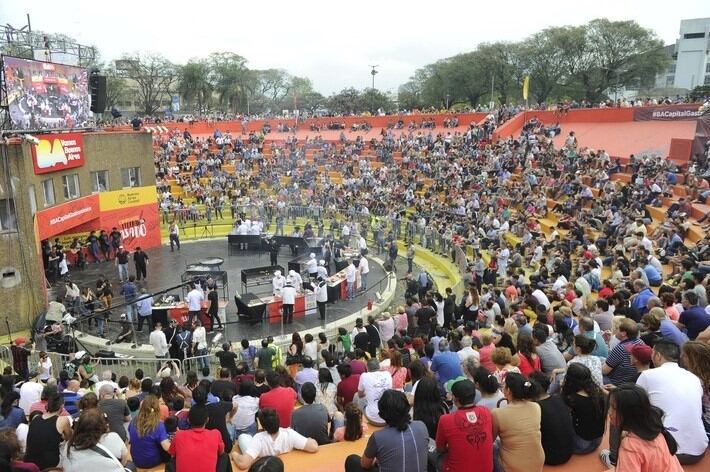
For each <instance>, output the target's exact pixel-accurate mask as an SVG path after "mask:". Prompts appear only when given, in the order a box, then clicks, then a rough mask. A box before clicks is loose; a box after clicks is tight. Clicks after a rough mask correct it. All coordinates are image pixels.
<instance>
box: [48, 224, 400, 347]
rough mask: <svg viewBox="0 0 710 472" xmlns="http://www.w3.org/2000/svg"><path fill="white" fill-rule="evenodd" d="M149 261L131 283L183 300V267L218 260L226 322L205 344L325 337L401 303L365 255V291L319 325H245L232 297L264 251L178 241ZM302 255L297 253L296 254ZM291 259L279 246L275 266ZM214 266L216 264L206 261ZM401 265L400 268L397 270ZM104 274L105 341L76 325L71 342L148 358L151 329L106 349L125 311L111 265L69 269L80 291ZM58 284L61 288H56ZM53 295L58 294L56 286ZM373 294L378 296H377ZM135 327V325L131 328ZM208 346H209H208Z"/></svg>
mask: <svg viewBox="0 0 710 472" xmlns="http://www.w3.org/2000/svg"><path fill="white" fill-rule="evenodd" d="M146 252H147V253H148V257H149V263H148V270H147V278H146V279H145V280H142V281H137V282H136V284H137V286H138V288H139V289H141V288H145V289H146V290H147V292H148V293H150V294H154V298H155V299H156V301H157V299H158V298H159V297H160V296H162V295H174V296H175V297H176V298H177V297H179V299H180V300H183V299H184V297H185V295H186V294H187V291H186V290H183V288H182V286H181V284H182V283H183V280H182V279H181V277H182V276H183V274H185V272H186V270H187V269H188V266H190V265H192V264H202V265H204V263H205V262H210V261H209V260H210V259H222V260H223V261H224V262H223V263H222V264H221V265H220V266H219V267H218V268H219V269H221V270H222V271H224V273H225V275H226V280H227V284H226V286H225V287H224V290H222V289H221V288H220V289H219V290H218V292H219V294H220V300H221V301H222V300H223V301H226V302H227V306H226V312H225V318H226V324H225V329H224V331H221V332H219V331H215V332H214V333H211V334H208V341H210V342H211V343H212V340H213V339H214V338H215V336H217V335H218V333H221V337H220V338H218V340H217V342H216V343H212V344H215V345H220V344H221V343H223V342H225V341H226V342H232V343H235V342H236V343H238V342H239V341H241V340H242V339H248V340H249V341H250V342H252V343H258V342H259V341H260V340H261V339H263V338H265V337H267V336H273V337H274V338H275V339H277V342H278V340H279V339H281V340H284V341H285V340H286V339H290V335H291V333H293V332H295V331H298V332H300V333H301V334H302V335H304V334H305V333H308V332H311V333H313V334H314V336H315V334H317V333H318V332H320V331H325V332H326V333H327V334H328V335H329V336H330V335H332V334H334V333H335V332H336V330H337V327H339V326H346V327H347V328H348V329H350V328H351V326H352V325H353V324H354V321H355V318H357V317H363V318H366V317H367V316H368V315H370V314H373V315H377V314H379V313H381V312H382V311H385V310H386V309H388V308H389V307H390V305H391V304H392V303H394V302H395V301H400V300H403V296H404V290H405V287H404V282H403V281H398V280H397V276H396V275H395V274H394V273H386V272H385V271H384V269H383V267H382V260H381V259H380V258H379V257H377V254H368V256H367V258H368V260H369V262H370V273H369V276H368V283H367V285H368V287H367V290H366V291H365V292H361V293H359V294H357V295H356V296H355V297H354V298H353V299H352V300H337V301H335V302H334V303H328V305H327V309H326V319H325V321H322V320H321V319H320V317H319V316H318V314H317V313H310V312H309V313H310V314H305V315H302V316H300V317H299V316H295V317H294V320H293V323H292V324H286V325H283V324H282V323H281V320H280V318H274V317H272V318H271V319H263V320H261V321H258V322H249V321H246V319H245V318H241V319H240V317H239V316H238V314H237V306H236V303H235V300H234V295H235V294H236V293H239V294H240V295H241V294H242V293H243V287H242V278H241V271H242V270H243V269H251V268H255V267H264V266H269V265H270V261H269V254H268V253H267V252H257V251H246V252H238V253H236V254H235V255H229V250H228V245H227V240H226V238H214V239H205V240H197V241H190V242H183V243H182V246H181V249H180V251H177V250H175V251H174V252H171V251H170V246H161V247H159V248H154V249H151V250H148V251H146ZM300 255H302V253H301V252H299V256H300ZM294 257H295V256H292V255H291V251H290V250H289V248H288V247H282V248H281V250H280V252H279V257H278V265H280V266H282V267H284V269H285V270H286V272H288V263H289V261H291V260H292V259H294ZM212 262H216V261H212ZM400 264H401V267H400ZM397 267H398V272H399V273H400V274H403V273H404V272H405V271H406V264H405V263H404V262H403V261H402V260H401V259H400V262H399V264H398V266H397ZM333 272H334V264H333V263H331V267H330V271H329V273H330V274H331V275H332V273H333ZM129 273H135V268H134V267H133V264H132V263H131V265H130V266H129ZM102 275H103V276H106V277H108V278H109V279H110V280H111V283H112V285H113V292H114V298H113V303H112V310H111V322H110V323H108V324H107V329H106V330H105V339H102V338H99V337H97V336H95V335H94V334H95V329H96V327H95V326H94V325H92V326H91V327H88V326H86V323H83V324H81V325H79V329H78V330H76V335H77V341H78V342H79V343H80V345H79V349H82V345H83V347H85V348H86V349H88V350H89V351H97V350H100V349H105V350H111V351H114V352H116V353H120V354H127V355H132V356H134V357H152V356H153V349H152V347H151V346H150V344H148V337H149V334H150V331H151V329H150V328H149V327H147V326H145V325H144V326H143V330H142V331H137V332H136V340H137V342H138V346H136V347H133V343H118V344H111V345H106V342H107V341H108V340H111V341H113V340H114V339H115V338H116V336H117V335H118V333H119V332H120V323H119V316H120V314H121V313H123V312H125V307H120V306H119V305H120V304H122V303H123V297H122V296H121V295H120V289H121V283H120V282H119V277H118V268H117V267H116V266H115V265H114V262H113V261H109V262H101V263H99V264H89V265H88V266H87V267H86V268H85V269H84V270H82V271H80V270H73V271H72V272H71V273H70V278H71V280H72V281H74V282H75V283H76V284H77V285H78V286H79V287H80V288H83V287H87V286H88V287H91V288H92V289H93V288H94V287H95V286H96V281H97V279H98V278H99V277H100V276H102ZM59 285H61V284H59ZM245 291H248V292H252V291H253V292H254V294H255V295H256V296H257V297H265V296H268V295H271V284H270V283H269V284H268V285H264V286H259V287H248V288H247V289H246V290H245ZM55 292H59V294H60V295H61V294H63V290H62V289H61V287H58V288H56V289H55ZM378 294H379V295H378ZM368 301H372V309H368ZM134 326H135V324H134ZM212 347H214V346H212Z"/></svg>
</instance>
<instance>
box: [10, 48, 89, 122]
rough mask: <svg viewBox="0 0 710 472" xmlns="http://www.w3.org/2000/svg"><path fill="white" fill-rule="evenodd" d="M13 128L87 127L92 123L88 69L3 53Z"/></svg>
mask: <svg viewBox="0 0 710 472" xmlns="http://www.w3.org/2000/svg"><path fill="white" fill-rule="evenodd" d="M3 70H4V74H5V84H6V87H7V104H8V107H9V110H10V120H11V129H16V130H52V129H72V128H85V127H88V126H91V125H92V124H93V114H92V113H91V110H90V107H91V94H90V92H89V74H88V72H87V70H86V69H84V68H81V67H75V66H68V65H64V64H55V63H53V62H42V61H33V60H30V59H21V58H17V57H11V56H4V57H3Z"/></svg>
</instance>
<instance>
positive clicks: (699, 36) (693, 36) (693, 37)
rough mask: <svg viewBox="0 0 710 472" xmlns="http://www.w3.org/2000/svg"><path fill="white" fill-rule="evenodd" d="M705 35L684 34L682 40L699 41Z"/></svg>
mask: <svg viewBox="0 0 710 472" xmlns="http://www.w3.org/2000/svg"><path fill="white" fill-rule="evenodd" d="M704 37H705V33H685V34H684V35H683V39H700V38H704Z"/></svg>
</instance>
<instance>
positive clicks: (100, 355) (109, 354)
mask: <svg viewBox="0 0 710 472" xmlns="http://www.w3.org/2000/svg"><path fill="white" fill-rule="evenodd" d="M94 357H95V358H97V359H115V358H116V353H115V352H113V351H108V350H106V349H101V350H98V351H96V354H94Z"/></svg>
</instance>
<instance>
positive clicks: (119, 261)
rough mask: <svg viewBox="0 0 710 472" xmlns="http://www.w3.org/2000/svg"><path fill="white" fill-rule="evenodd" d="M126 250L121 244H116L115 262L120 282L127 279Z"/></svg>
mask: <svg viewBox="0 0 710 472" xmlns="http://www.w3.org/2000/svg"><path fill="white" fill-rule="evenodd" d="M128 256H129V254H128V251H126V250H125V249H124V248H123V246H118V251H117V252H116V259H115V261H116V262H115V264H116V267H118V278H119V280H120V281H121V282H125V281H126V280H128Z"/></svg>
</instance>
